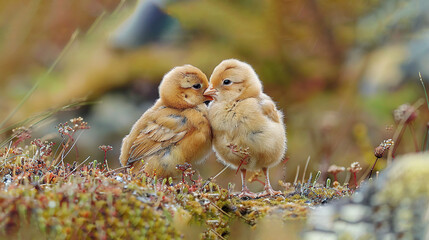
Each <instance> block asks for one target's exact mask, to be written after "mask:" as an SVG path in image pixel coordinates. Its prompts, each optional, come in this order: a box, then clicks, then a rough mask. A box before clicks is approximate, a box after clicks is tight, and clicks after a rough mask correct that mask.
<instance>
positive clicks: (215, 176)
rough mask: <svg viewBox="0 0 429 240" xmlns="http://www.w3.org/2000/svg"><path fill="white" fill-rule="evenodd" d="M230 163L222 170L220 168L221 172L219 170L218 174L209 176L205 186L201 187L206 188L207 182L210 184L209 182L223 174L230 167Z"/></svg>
mask: <svg viewBox="0 0 429 240" xmlns="http://www.w3.org/2000/svg"><path fill="white" fill-rule="evenodd" d="M229 166H230V165H229V164H228V165H226V166H225V167H224V168H222V170H220V172H218V173H217V174H216V175H214V176H213V177H209V178H208V179H207V181H206V182H205V183H204V184H203V186H202V187H201V189H203V188H205V187H206V186H207V184H209V182H211V181H213V180H214V179H215V178H217V177H218V176H219V175H221V174H222V173H223V172H224V171H225V170H226V169H227V168H229Z"/></svg>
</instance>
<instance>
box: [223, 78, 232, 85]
mask: <svg viewBox="0 0 429 240" xmlns="http://www.w3.org/2000/svg"><path fill="white" fill-rule="evenodd" d="M231 83H232V81H231V80H229V79H225V80H223V85H230V84H231Z"/></svg>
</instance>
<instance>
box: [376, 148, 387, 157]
mask: <svg viewBox="0 0 429 240" xmlns="http://www.w3.org/2000/svg"><path fill="white" fill-rule="evenodd" d="M384 150H385V148H383V147H380V146H378V147H376V148H375V150H374V155H375V157H377V158H382V157H383V154H384Z"/></svg>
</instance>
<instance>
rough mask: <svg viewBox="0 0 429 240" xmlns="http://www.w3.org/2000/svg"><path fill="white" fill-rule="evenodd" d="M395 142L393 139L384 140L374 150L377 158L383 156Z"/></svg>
mask: <svg viewBox="0 0 429 240" xmlns="http://www.w3.org/2000/svg"><path fill="white" fill-rule="evenodd" d="M393 144H394V142H393V140H392V139H387V140H384V141H383V142H382V143H380V145H379V146H378V147H376V148H375V150H374V155H375V157H377V158H381V157H383V154H384V152H385V151H386V150H388V149H389V148H390V147H391V146H393Z"/></svg>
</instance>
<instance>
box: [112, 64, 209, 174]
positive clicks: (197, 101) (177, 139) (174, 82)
mask: <svg viewBox="0 0 429 240" xmlns="http://www.w3.org/2000/svg"><path fill="white" fill-rule="evenodd" d="M207 87H208V79H207V77H206V75H205V74H204V73H203V72H201V70H199V69H198V68H196V67H194V66H191V65H184V66H180V67H175V68H173V69H172V70H171V71H170V72H168V73H167V74H165V75H164V77H163V79H162V82H161V84H160V85H159V96H160V98H159V99H158V100H157V101H156V103H155V105H154V106H152V107H151V108H150V109H148V110H147V111H146V112H145V113H144V114H143V115H142V116H141V117H140V119H139V120H138V121H137V122H136V123H135V124H134V126H133V127H132V129H131V132H130V133H129V134H128V135H127V136H125V138H124V139H123V140H122V148H121V155H120V157H119V159H120V162H121V164H122V165H123V166H133V167H134V168H133V172H134V173H138V172H139V171H140V170H141V169H142V168H143V167H144V171H145V172H146V173H147V174H149V175H154V174H156V175H157V176H160V177H167V176H173V177H174V176H177V175H178V174H180V171H179V170H177V169H176V166H177V165H178V164H184V163H185V162H188V163H193V162H196V161H199V160H201V159H204V158H205V157H206V156H207V155H208V153H209V152H210V150H211V139H212V132H211V128H210V124H209V121H208V119H207V107H206V105H205V104H204V102H205V101H207V98H208V97H205V96H203V93H204V91H205V90H206V89H207Z"/></svg>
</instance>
